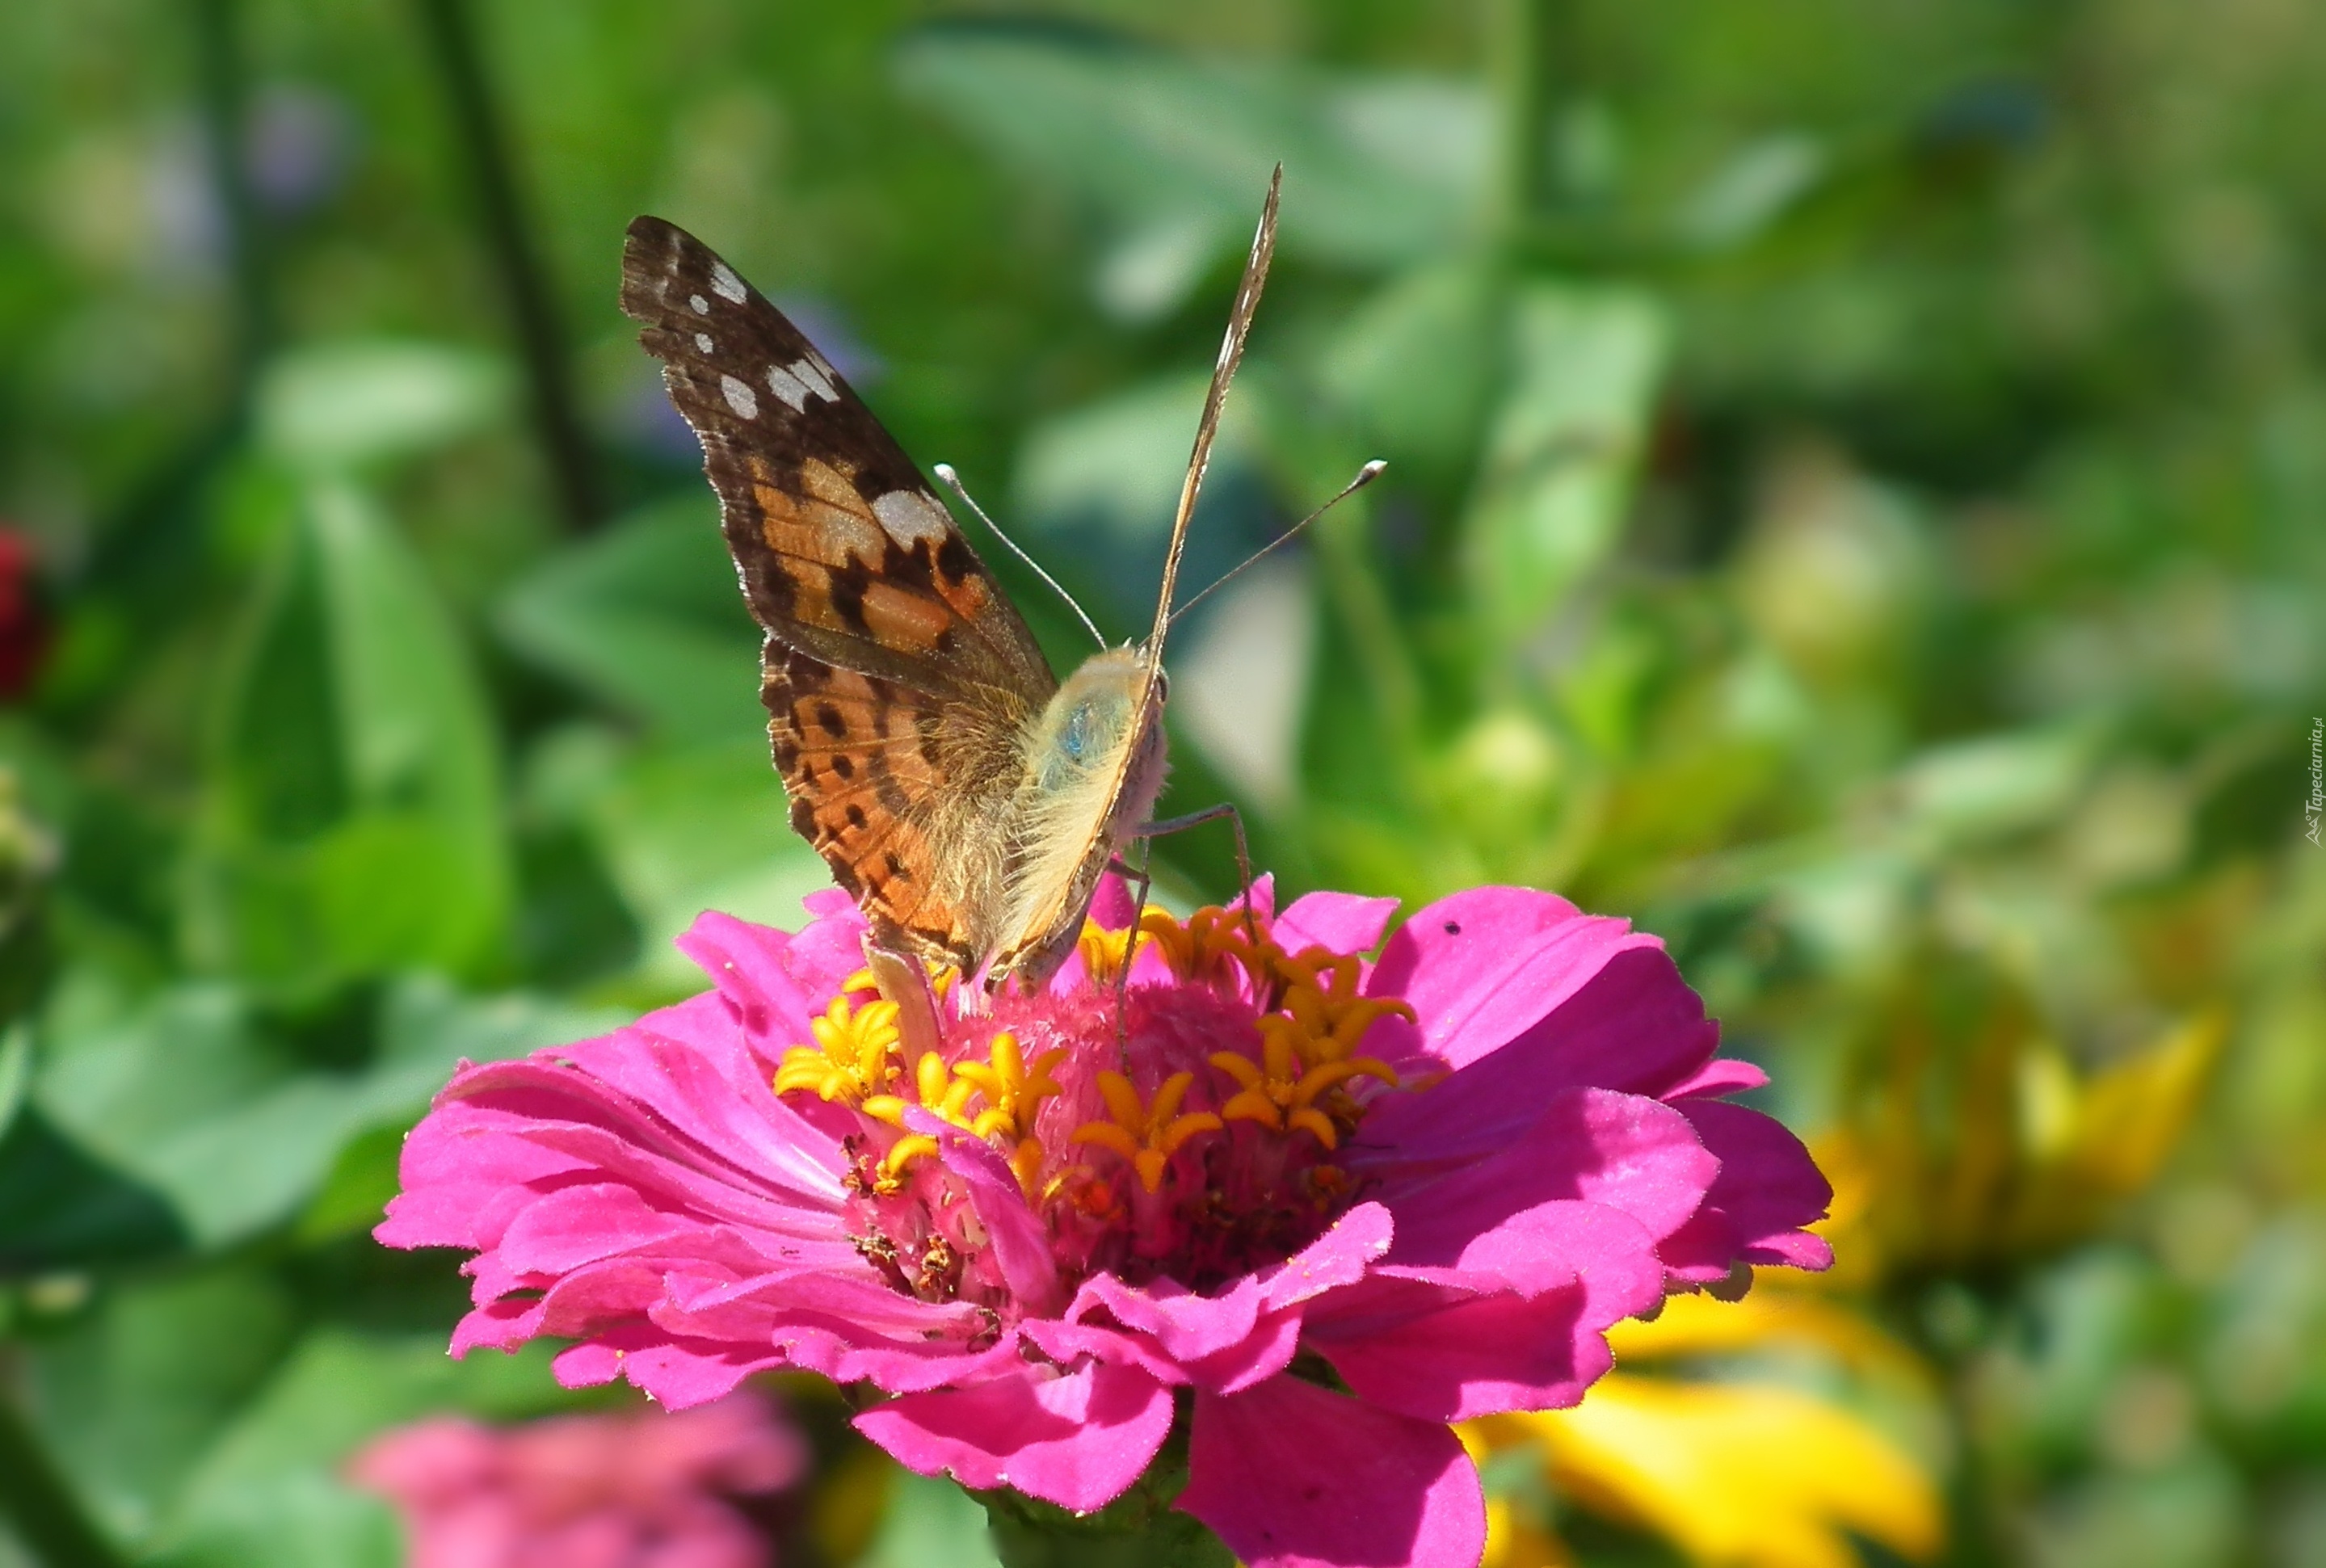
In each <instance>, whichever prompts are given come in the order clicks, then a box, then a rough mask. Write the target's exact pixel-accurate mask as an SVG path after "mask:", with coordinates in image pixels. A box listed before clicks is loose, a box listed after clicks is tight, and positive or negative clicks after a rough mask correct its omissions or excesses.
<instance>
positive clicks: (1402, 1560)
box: [1175, 1377, 1486, 1568]
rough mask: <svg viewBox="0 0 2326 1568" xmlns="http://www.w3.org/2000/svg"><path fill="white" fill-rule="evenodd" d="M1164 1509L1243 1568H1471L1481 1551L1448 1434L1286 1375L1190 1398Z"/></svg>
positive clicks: (1456, 1450)
mask: <svg viewBox="0 0 2326 1568" xmlns="http://www.w3.org/2000/svg"><path fill="white" fill-rule="evenodd" d="M1175 1506H1176V1507H1177V1508H1181V1509H1183V1510H1185V1511H1186V1512H1187V1513H1190V1514H1193V1515H1194V1516H1195V1517H1196V1518H1198V1519H1201V1520H1202V1521H1203V1522H1204V1523H1205V1525H1206V1526H1209V1527H1210V1529H1211V1531H1212V1533H1213V1534H1214V1535H1215V1536H1219V1538H1220V1539H1221V1540H1222V1541H1223V1542H1224V1543H1225V1544H1226V1545H1227V1547H1228V1549H1229V1550H1230V1551H1233V1553H1234V1554H1236V1555H1237V1556H1238V1557H1240V1558H1242V1560H1243V1561H1244V1562H1245V1563H1249V1564H1251V1568H1356V1565H1358V1564H1364V1565H1366V1568H1373V1565H1384V1568H1386V1565H1390V1564H1401V1565H1403V1568H1477V1563H1478V1558H1479V1555H1480V1554H1482V1553H1483V1552H1484V1550H1485V1543H1486V1501H1485V1494H1484V1492H1483V1491H1482V1490H1481V1489H1480V1488H1479V1485H1478V1472H1477V1471H1476V1470H1475V1468H1474V1467H1473V1466H1472V1465H1471V1463H1470V1457H1469V1455H1467V1454H1465V1453H1464V1452H1462V1445H1461V1443H1459V1442H1457V1441H1456V1439H1455V1436H1454V1434H1453V1433H1451V1432H1450V1431H1448V1430H1447V1428H1446V1427H1445V1426H1443V1425H1441V1424H1437V1423H1435V1422H1426V1421H1416V1420H1413V1419H1411V1418H1410V1417H1409V1416H1404V1415H1391V1413H1389V1412H1388V1411H1385V1410H1380V1409H1376V1408H1375V1407H1373V1406H1370V1405H1367V1404H1364V1403H1363V1401H1361V1400H1356V1399H1351V1398H1348V1397H1346V1396H1343V1395H1339V1394H1334V1393H1329V1392H1327V1391H1326V1390H1325V1389H1323V1388H1319V1387H1316V1386H1315V1385H1314V1384H1310V1383H1304V1382H1301V1381H1300V1380H1299V1379H1298V1378H1289V1377H1277V1378H1270V1379H1269V1380H1268V1381H1267V1382H1265V1383H1261V1384H1260V1385H1258V1386H1257V1387H1251V1388H1247V1389H1245V1390H1244V1391H1243V1392H1242V1393H1241V1394H1232V1395H1225V1396H1223V1395H1217V1394H1202V1393H1199V1394H1197V1395H1196V1418H1195V1426H1194V1431H1193V1433H1192V1437H1191V1441H1190V1444H1189V1452H1188V1479H1187V1486H1186V1490H1184V1491H1182V1492H1181V1493H1180V1494H1179V1500H1178V1502H1177V1504H1176V1505H1175Z"/></svg>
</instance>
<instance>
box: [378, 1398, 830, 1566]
mask: <svg viewBox="0 0 2326 1568" xmlns="http://www.w3.org/2000/svg"><path fill="white" fill-rule="evenodd" d="M806 1468H807V1446H806V1444H805V1443H803V1442H802V1441H801V1439H800V1437H799V1434H798V1433H795V1432H794V1431H793V1430H792V1429H791V1428H790V1427H789V1426H787V1425H786V1424H784V1423H782V1422H781V1421H780V1420H778V1419H777V1416H776V1415H775V1413H774V1412H773V1411H771V1410H770V1409H769V1408H768V1406H767V1405H766V1404H765V1403H763V1402H762V1401H760V1400H758V1399H756V1398H754V1397H752V1396H749V1395H741V1396H737V1397H735V1398H732V1399H729V1400H726V1401H724V1402H722V1403H721V1404H717V1405H712V1406H705V1407H704V1408H702V1409H700V1410H688V1411H684V1412H682V1413H680V1414H678V1415H670V1414H667V1413H665V1412H663V1411H659V1410H656V1411H640V1412H636V1413H633V1414H628V1415H564V1416H558V1417H555V1418H554V1419H551V1420H547V1421H536V1422H533V1423H531V1424H527V1425H524V1426H515V1427H491V1426H481V1425H479V1424H477V1423H476V1422H473V1421H469V1420H464V1419H462V1418H461V1417H459V1416H438V1417H435V1418H433V1419H432V1420H427V1421H422V1422H418V1423H415V1424H413V1425H410V1426H405V1427H399V1428H398V1429H396V1430H395V1431H394V1432H390V1433H386V1434H384V1435H382V1436H380V1437H378V1438H376V1439H374V1440H373V1442H372V1443H371V1444H370V1445H369V1446H368V1447H367V1448H366V1449H364V1451H363V1452H360V1453H358V1454H357V1455H356V1457H355V1459H354V1460H353V1461H350V1462H349V1467H348V1470H349V1476H350V1478H351V1479H353V1480H355V1481H356V1482H357V1483H358V1485H361V1486H363V1487H365V1488H367V1489H370V1490H372V1491H376V1492H378V1493H380V1494H382V1495H383V1496H385V1497H386V1498H388V1499H389V1500H390V1501H392V1502H394V1503H395V1506H396V1511H397V1512H399V1513H400V1514H402V1515H403V1516H404V1521H405V1530H406V1532H407V1534H408V1536H409V1537H410V1541H411V1547H412V1550H411V1554H410V1557H409V1559H408V1561H409V1563H410V1568H766V1564H767V1563H768V1562H769V1560H770V1559H769V1556H768V1538H767V1536H765V1534H763V1533H762V1532H761V1530H760V1529H759V1528H758V1526H755V1525H754V1524H753V1523H752V1522H751V1521H750V1520H749V1519H748V1518H747V1517H744V1515H743V1514H742V1513H741V1512H740V1511H738V1509H737V1508H736V1507H735V1506H734V1504H735V1502H736V1501H738V1500H740V1499H757V1498H767V1497H771V1496H773V1495H774V1494H776V1493H777V1492H780V1491H782V1490H784V1489H786V1488H787V1487H789V1486H791V1485H792V1484H793V1483H794V1482H795V1481H796V1480H799V1479H800V1477H801V1475H802V1474H803V1473H805V1471H806Z"/></svg>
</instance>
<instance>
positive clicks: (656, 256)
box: [622, 167, 1283, 985]
mask: <svg viewBox="0 0 2326 1568" xmlns="http://www.w3.org/2000/svg"><path fill="white" fill-rule="evenodd" d="M1282 179H1283V171H1282V169H1281V168H1280V167H1279V169H1278V171H1277V173H1276V177H1275V178H1274V179H1273V180H1271V181H1270V185H1269V190H1268V199H1267V202H1266V205H1265V206H1264V207H1263V209H1262V210H1261V220H1260V229H1259V232H1258V234H1257V235H1256V236H1255V237H1253V240H1252V247H1251V258H1250V260H1249V261H1248V262H1247V263H1246V264H1245V267H1244V273H1243V281H1242V285H1241V286H1240V287H1239V288H1238V289H1237V291H1236V298H1235V305H1234V308H1233V311H1231V313H1230V315H1229V319H1228V328H1227V335H1226V338H1225V340H1224V341H1223V343H1222V344H1221V346H1220V357H1219V361H1218V363H1217V365H1216V366H1214V370H1213V374H1212V384H1211V391H1210V394H1209V395H1208V396H1207V397H1206V398H1205V402H1204V412H1203V416H1202V419H1201V420H1200V421H1199V422H1198V423H1197V425H1196V443H1195V450H1194V452H1193V454H1192V455H1191V456H1190V458H1189V459H1188V463H1187V471H1186V479H1185V480H1184V482H1183V483H1182V484H1181V486H1180V490H1179V504H1178V509H1177V515H1175V516H1174V518H1173V521H1172V525H1171V543H1170V549H1169V552H1168V554H1167V556H1166V557H1165V561H1164V567H1163V584H1162V590H1161V594H1160V597H1159V599H1158V604H1157V607H1156V612H1155V626H1154V630H1153V631H1152V632H1151V633H1150V634H1149V636H1148V638H1147V640H1146V641H1145V642H1144V643H1141V644H1138V645H1130V646H1125V647H1121V648H1107V649H1103V651H1101V652H1099V653H1097V654H1093V655H1092V656H1091V658H1090V659H1088V660H1087V661H1085V662H1084V664H1083V665H1082V667H1081V668H1079V669H1077V670H1076V671H1075V673H1073V674H1072V675H1070V676H1069V677H1067V679H1066V680H1065V682H1064V683H1063V684H1062V683H1060V682H1059V681H1058V679H1057V677H1056V675H1055V674H1054V673H1052V672H1051V669H1050V666H1049V664H1048V663H1047V662H1046V661H1045V660H1044V658H1043V656H1042V652H1041V649H1040V648H1039V647H1038V646H1037V645H1036V644H1035V641H1034V637H1033V634H1032V633H1031V632H1029V631H1028V629H1027V626H1026V623H1025V621H1024V620H1023V619H1022V618H1021V617H1019V614H1018V611H1017V610H1016V608H1013V607H1012V606H1011V605H1010V603H1009V600H1008V599H1007V598H1004V597H1003V596H1002V593H1001V590H1000V585H999V584H997V583H996V582H995V581H994V580H993V578H992V575H991V573H990V572H988V571H986V569H985V565H984V563H983V562H982V561H980V560H979V559H978V556H977V552H976V551H974V550H972V548H971V547H970V544H969V541H968V540H967V539H966V538H964V537H963V534H962V531H961V529H960V527H959V525H958V524H956V523H955V522H954V519H953V517H952V516H951V515H949V514H948V513H947V512H946V510H945V508H944V506H942V505H941V504H940V503H939V502H938V500H937V498H936V496H935V495H933V494H932V493H931V492H930V490H929V488H928V486H927V484H926V482H925V481H924V480H923V478H922V477H921V473H920V470H919V469H917V468H916V467H915V466H914V464H913V461H912V459H910V458H908V457H907V456H906V455H905V453H904V450H903V449H901V448H900V447H898V444H897V442H896V441H895V439H894V438H893V437H891V436H890V435H889V432H888V431H885V430H883V429H882V428H881V427H880V423H879V421H878V420H876V419H874V418H873V417H872V414H871V413H870V411H869V410H868V409H866V408H865V406H864V404H862V403H861V402H860V401H859V400H858V399H857V396H856V394H855V393H853V392H851V390H850V389H849V386H848V384H847V383H846V382H845V381H843V380H842V379H841V377H840V376H839V374H838V373H837V372H836V371H834V370H833V367H832V365H831V363H830V362H829V361H828V360H826V359H825V358H824V357H823V355H821V354H819V353H817V352H816V350H815V348H814V345H812V344H811V343H809V342H808V340H807V339H806V338H805V337H804V336H803V335H802V334H801V332H800V330H799V329H797V328H796V327H795V326H793V325H792V324H791V322H789V321H788V320H785V319H784V316H783V313H782V312H781V311H777V309H776V308H775V307H774V306H773V305H770V304H769V303H768V302H767V300H766V299H765V298H763V297H762V296H761V295H760V294H759V293H758V291H756V290H754V289H753V288H751V287H750V285H749V284H748V283H744V282H743V280H742V279H741V278H740V277H739V276H738V275H737V274H736V273H735V271H734V269H732V268H731V267H730V266H728V265H727V264H726V263H725V262H723V261H721V260H720V258H719V257H718V256H716V255H713V254H712V252H711V250H710V249H709V248H708V247H707V246H704V245H703V244H702V242H701V241H699V240H697V239H695V238H694V237H693V236H691V235H689V234H687V233H685V232H684V230H682V229H680V228H678V227H675V226H674V225H672V224H669V223H665V222H664V221H663V220H662V219H660V218H638V219H637V221H636V222H634V223H632V224H631V225H630V228H629V243H628V246H627V247H626V248H625V250H624V252H623V255H622V309H623V310H624V311H628V313H629V314H630V315H632V316H634V317H636V318H637V320H639V321H641V322H643V323H644V324H645V330H643V331H642V332H641V333H640V334H639V341H640V342H641V343H643V344H645V346H646V348H647V352H649V353H651V354H653V355H654V356H655V357H656V358H658V359H660V360H661V361H662V362H663V380H664V382H665V385H667V386H668V388H669V390H670V396H671V401H672V402H673V403H675V404H676V405H677V407H678V411H679V413H682V414H684V415H685V417H686V421H687V422H688V423H689V424H691V425H692V426H693V427H694V431H695V434H696V435H697V436H698V437H700V438H701V440H702V454H703V468H704V470H705V472H707V473H708V474H709V476H710V478H711V483H712V487H714V488H715V489H716V490H717V491H718V492H719V499H720V504H721V515H722V524H723V527H724V529H725V532H726V535H727V543H728V547H729V549H730V550H731V551H732V552H733V553H734V557H735V566H736V570H737V572H738V574H739V575H740V578H741V580H742V586H743V594H744V597H745V598H746V599H747V600H749V604H750V608H751V613H752V614H753V615H754V616H755V617H758V622H759V625H760V626H762V627H764V628H765V629H766V632H767V643H766V645H765V650H764V653H763V655H762V666H761V668H762V673H761V678H760V698H761V700H763V701H764V702H765V703H766V704H767V708H768V713H769V715H770V716H771V718H770V721H769V724H768V730H769V733H770V735H771V736H772V738H773V739H774V745H775V758H776V765H777V769H778V770H779V771H780V772H781V773H782V775H783V779H784V784H785V787H786V790H787V791H788V792H789V793H790V796H791V821H792V826H793V828H794V829H795V830H796V831H797V832H798V833H799V834H800V835H801V836H802V837H803V838H805V839H806V840H808V841H809V842H810V843H812V844H814V846H815V848H816V850H817V852H818V853H820V854H821V855H823V858H824V859H825V861H826V862H827V863H828V864H829V865H830V866H831V868H832V874H833V878H834V879H835V880H836V881H837V882H838V883H839V884H840V886H842V887H843V888H845V889H846V890H847V891H848V893H849V894H850V895H851V896H853V897H854V898H855V899H856V901H857V903H858V904H859V905H861V907H862V908H863V911H864V913H865V915H866V916H867V918H868V919H869V920H870V922H871V925H872V934H873V939H874V941H875V942H876V943H878V944H879V946H880V947H883V948H886V949H889V950H890V951H899V952H906V953H912V954H916V955H918V956H920V957H922V958H925V959H929V960H937V961H943V962H949V963H954V964H957V965H959V966H960V967H961V969H962V971H963V973H964V974H967V973H974V972H975V971H977V970H980V969H981V968H983V969H985V970H986V974H987V983H988V984H989V985H992V984H998V983H999V982H1000V980H1001V979H1003V978H1005V977H1007V976H1009V975H1010V974H1019V975H1022V976H1025V977H1027V978H1028V979H1029V980H1032V981H1036V982H1038V981H1039V980H1041V979H1045V978H1047V976H1048V975H1049V974H1050V972H1051V971H1052V970H1055V969H1056V967H1057V965H1058V964H1059V963H1060V962H1062V961H1064V960H1065V955H1066V953H1067V952H1068V951H1071V950H1072V949H1073V947H1074V944H1075V940H1076V938H1077V937H1079V936H1080V934H1081V932H1082V928H1083V919H1084V914H1085V913H1086V912H1087V911H1088V909H1089V906H1090V902H1091V898H1092V895H1093V893H1094V892H1095V891H1096V889H1097V886H1098V883H1099V879H1100V877H1102V876H1103V875H1104V874H1105V872H1106V869H1107V867H1108V865H1109V864H1110V863H1111V862H1112V860H1113V858H1114V856H1115V853H1116V850H1117V849H1118V848H1119V847H1120V846H1121V844H1122V843H1123V842H1124V841H1125V840H1130V839H1135V838H1140V837H1143V836H1151V834H1152V831H1153V830H1155V829H1157V828H1158V827H1168V826H1172V825H1177V824H1157V823H1153V822H1150V821H1149V812H1150V811H1151V810H1152V808H1153V806H1154V803H1155V798H1156V796H1157V794H1158V793H1159V792H1160V790H1161V788H1162V784H1163V774H1164V736H1163V725H1162V713H1163V701H1164V693H1165V686H1166V682H1165V680H1164V675H1163V666H1162V657H1163V638H1164V633H1165V631H1166V630H1167V629H1168V626H1169V623H1170V618H1171V598H1172V589H1173V587H1174V584H1175V582H1176V580H1177V575H1178V570H1179V558H1180V553H1181V551H1182V549H1183V548H1184V546H1185V544H1186V534H1187V522H1188V518H1189V517H1190V515H1192V514H1193V513H1194V511H1195V506H1196V492H1197V490H1198V489H1199V488H1200V487H1201V486H1202V484H1203V479H1204V469H1205V465H1206V463H1207V462H1208V461H1209V459H1210V456H1211V449H1212V439H1213V437H1214V434H1215V433H1216V432H1217V431H1218V428H1219V419H1220V410H1221V405H1222V404H1223V402H1224V401H1225V399H1226V397H1227V391H1228V383H1229V381H1230V379H1231V378H1232V377H1233V376H1234V374H1235V368H1236V363H1237V361H1238V360H1239V359H1240V358H1241V357H1242V354H1243V346H1244V339H1245V336H1246V334H1247V333H1248V332H1249V331H1250V329H1251V317H1252V311H1253V309H1254V307H1255V306H1257V305H1258V304H1259V302H1260V292H1261V283H1263V282H1264V281H1265V279H1266V277H1267V275H1268V264H1269V259H1270V255H1272V254H1273V252H1274V250H1275V244H1276V209H1277V196H1278V191H1279V187H1280V185H1281V182H1282ZM1213 814H1214V813H1212V812H1205V813H1198V816H1199V817H1209V816H1211V815H1213ZM988 966H990V967H988Z"/></svg>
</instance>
